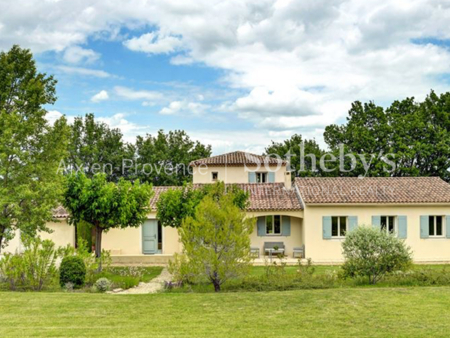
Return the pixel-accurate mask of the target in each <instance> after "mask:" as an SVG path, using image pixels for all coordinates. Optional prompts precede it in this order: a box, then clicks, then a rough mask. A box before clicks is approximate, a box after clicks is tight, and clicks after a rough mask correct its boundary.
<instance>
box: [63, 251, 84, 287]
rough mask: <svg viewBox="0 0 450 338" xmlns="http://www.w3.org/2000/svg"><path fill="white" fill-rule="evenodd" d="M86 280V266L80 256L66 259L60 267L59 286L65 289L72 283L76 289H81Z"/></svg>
mask: <svg viewBox="0 0 450 338" xmlns="http://www.w3.org/2000/svg"><path fill="white" fill-rule="evenodd" d="M85 279H86V266H85V265H84V262H83V260H82V259H81V258H80V257H78V256H67V257H64V258H63V260H62V262H61V266H60V267H59V284H60V285H61V286H62V287H64V285H66V284H67V283H72V284H73V288H74V289H78V288H81V287H82V286H83V285H84V281H85Z"/></svg>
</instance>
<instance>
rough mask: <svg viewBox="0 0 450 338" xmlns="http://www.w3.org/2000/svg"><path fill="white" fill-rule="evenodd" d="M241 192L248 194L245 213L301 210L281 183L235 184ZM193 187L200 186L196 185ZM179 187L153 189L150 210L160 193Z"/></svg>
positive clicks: (292, 195) (293, 197)
mask: <svg viewBox="0 0 450 338" xmlns="http://www.w3.org/2000/svg"><path fill="white" fill-rule="evenodd" d="M236 185H237V186H238V187H240V188H241V189H242V190H244V191H247V192H249V193H250V198H249V201H250V206H249V207H248V208H247V211H265V210H302V209H303V208H302V206H301V204H300V200H299V199H298V196H297V194H296V192H295V190H294V189H290V190H287V189H285V187H284V184H283V183H252V184H236ZM195 186H200V184H197V185H195ZM179 188H180V187H154V188H153V190H154V191H155V194H154V196H153V197H152V199H151V200H150V206H151V208H152V210H156V203H157V202H158V199H159V196H160V195H161V193H162V192H165V191H167V190H169V189H179Z"/></svg>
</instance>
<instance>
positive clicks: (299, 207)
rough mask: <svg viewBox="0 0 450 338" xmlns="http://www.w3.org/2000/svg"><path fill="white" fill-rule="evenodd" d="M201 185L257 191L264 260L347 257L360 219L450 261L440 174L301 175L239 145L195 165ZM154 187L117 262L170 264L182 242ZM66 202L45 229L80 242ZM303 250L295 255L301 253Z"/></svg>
mask: <svg viewBox="0 0 450 338" xmlns="http://www.w3.org/2000/svg"><path fill="white" fill-rule="evenodd" d="M190 165H191V167H192V169H193V182H194V184H198V185H201V184H211V183H214V182H215V181H219V180H220V181H223V182H225V183H226V184H237V185H238V186H239V187H241V188H242V189H243V190H245V191H248V192H249V195H250V201H249V202H250V204H249V207H248V209H247V210H246V212H247V215H248V217H254V218H257V221H256V224H255V229H254V231H253V234H252V235H251V247H252V251H253V252H254V253H255V255H259V256H260V258H259V259H256V260H255V261H259V262H260V263H261V262H262V257H263V255H264V254H265V253H267V252H270V250H267V249H273V246H274V243H275V244H276V245H275V246H278V249H280V248H283V249H284V253H285V255H286V256H287V257H288V258H289V259H290V261H291V262H295V261H296V258H295V259H294V251H295V252H296V254H297V255H303V257H308V258H311V259H312V261H313V262H314V263H319V264H334V263H341V262H342V261H343V257H342V249H341V243H342V241H343V240H344V238H345V235H346V233H347V232H349V231H351V230H352V229H354V228H355V227H357V226H373V227H377V228H380V229H382V230H383V231H387V232H391V233H392V234H393V235H394V236H397V237H399V238H402V239H404V240H405V242H406V244H407V245H409V246H410V247H411V249H412V250H413V255H414V260H415V261H416V262H423V263H425V262H430V263H431V262H432V263H438V262H450V185H449V184H448V183H446V182H445V181H443V180H441V179H440V178H438V177H377V178H374V177H367V178H353V177H337V178H319V177H315V178H295V180H294V181H292V180H291V173H290V172H289V171H288V170H287V169H286V168H287V163H286V162H285V161H283V160H281V159H276V158H266V157H264V156H259V155H254V154H249V153H245V152H239V151H237V152H232V153H228V154H223V155H219V156H213V157H210V158H205V159H199V160H196V161H193V162H192V163H191V164H190ZM172 188H174V189H176V187H155V188H154V192H155V194H154V196H153V198H152V200H151V202H150V203H151V209H152V212H151V213H149V215H148V220H147V221H146V222H145V223H144V224H143V225H142V226H141V227H139V228H127V229H112V230H110V231H109V232H107V233H105V234H104V236H103V240H102V245H103V248H104V249H106V250H110V251H111V254H112V256H113V259H114V261H115V262H116V263H123V264H133V263H152V264H159V263H165V262H167V261H168V259H169V258H170V257H171V256H172V255H173V254H174V253H177V252H181V250H182V247H181V244H180V242H179V237H178V231H177V230H176V229H174V228H170V227H162V226H161V224H160V223H159V222H158V220H157V219H156V202H157V201H158V198H159V196H160V195H161V193H163V192H165V191H167V190H168V189H172ZM67 217H68V214H67V213H66V212H65V210H64V209H63V208H59V209H58V210H57V212H56V213H55V218H56V219H59V220H60V223H52V224H50V226H51V227H52V229H54V230H55V231H54V232H53V233H52V234H45V235H44V236H45V237H46V238H52V239H53V240H54V241H55V242H56V244H57V245H66V244H72V245H73V244H74V231H73V227H71V226H69V225H68V224H67ZM297 255H296V256H297Z"/></svg>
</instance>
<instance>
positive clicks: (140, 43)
mask: <svg viewBox="0 0 450 338" xmlns="http://www.w3.org/2000/svg"><path fill="white" fill-rule="evenodd" d="M123 44H124V45H125V47H127V48H128V49H130V50H132V51H135V52H145V53H149V54H162V53H173V52H175V51H176V50H177V49H180V48H181V46H182V42H181V39H180V38H178V37H176V36H170V35H163V34H161V33H160V32H150V33H146V34H142V35H141V36H140V37H138V38H136V37H135V38H131V39H129V40H126V41H124V43H123Z"/></svg>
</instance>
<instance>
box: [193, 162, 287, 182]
mask: <svg viewBox="0 0 450 338" xmlns="http://www.w3.org/2000/svg"><path fill="white" fill-rule="evenodd" d="M249 168H251V167H249ZM255 168H256V167H255ZM276 168H277V166H271V167H270V169H271V170H275V169H276ZM192 169H193V173H194V175H193V183H194V184H195V183H213V181H212V174H211V173H212V172H217V173H218V174H219V178H218V179H219V181H222V182H225V183H249V182H248V171H246V168H245V167H244V166H240V167H237V166H228V167H227V166H221V167H214V166H209V167H206V166H202V167H194V168H192ZM259 171H261V172H267V171H268V170H267V169H266V168H265V167H264V166H261V167H260V169H258V172H259ZM285 172H286V166H280V168H279V169H278V170H276V171H275V182H276V183H284V173H285Z"/></svg>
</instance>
